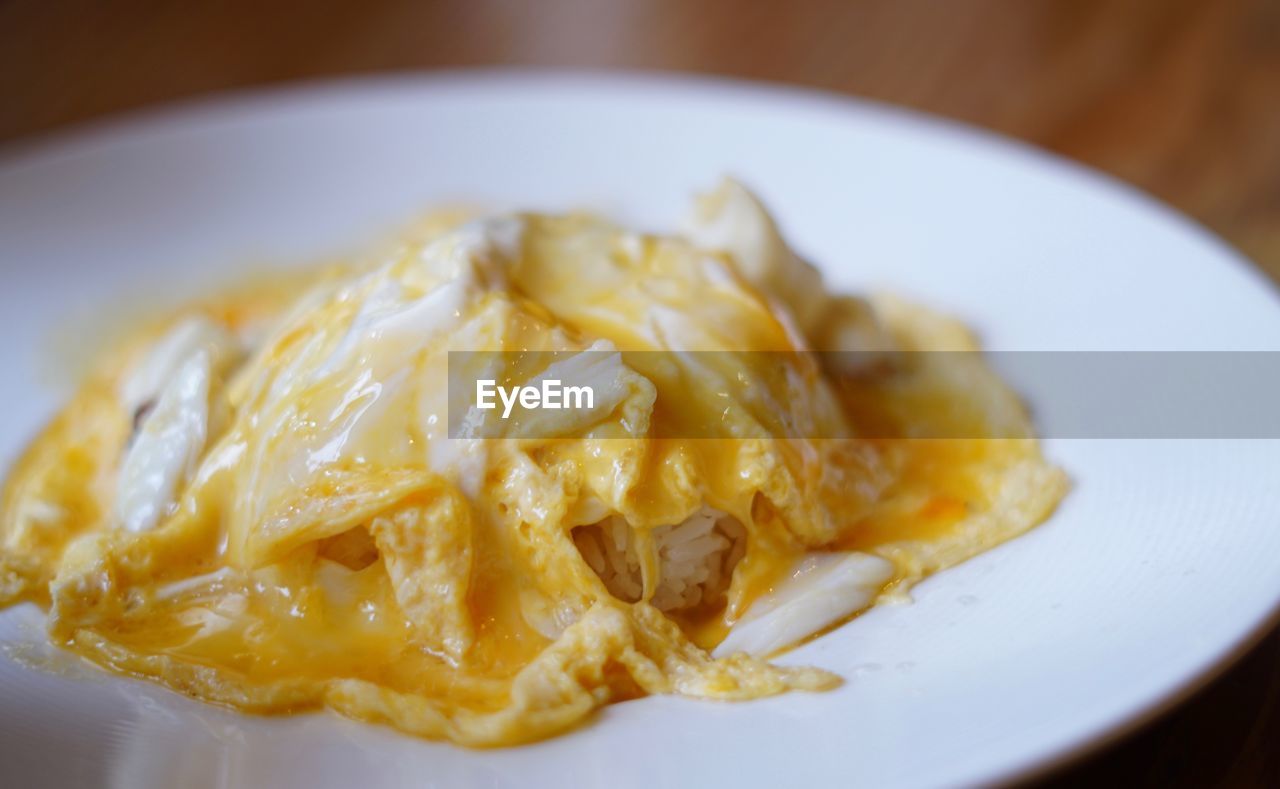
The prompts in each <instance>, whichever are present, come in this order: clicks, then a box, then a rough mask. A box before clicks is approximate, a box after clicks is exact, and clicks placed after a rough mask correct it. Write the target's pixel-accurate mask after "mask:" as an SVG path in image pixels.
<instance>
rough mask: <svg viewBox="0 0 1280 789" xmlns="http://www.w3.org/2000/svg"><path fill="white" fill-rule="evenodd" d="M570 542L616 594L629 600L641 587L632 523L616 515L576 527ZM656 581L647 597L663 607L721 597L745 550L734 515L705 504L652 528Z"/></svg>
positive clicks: (683, 606)
mask: <svg viewBox="0 0 1280 789" xmlns="http://www.w3.org/2000/svg"><path fill="white" fill-rule="evenodd" d="M573 538H574V542H575V543H576V544H577V546H578V550H579V551H581V552H582V556H583V558H584V559H586V561H587V564H589V565H590V566H591V569H593V570H595V572H596V575H598V576H600V579H601V580H602V581H604V584H605V587H606V588H608V590H609V593H610V594H612V595H613V596H614V597H617V598H619V599H621V600H626V601H627V602H632V603H634V602H636V601H638V600H640V598H641V596H642V595H643V593H644V585H643V580H642V577H641V573H640V556H639V554H638V552H637V550H636V544H635V539H634V535H633V531H632V528H631V526H630V524H628V523H627V522H626V520H625V519H624V518H622V516H620V515H612V516H610V517H608V518H606V519H604V520H603V521H600V522H599V523H595V524H592V525H590V526H581V527H579V528H577V529H574V532H573ZM653 540H654V545H655V547H656V549H657V552H658V575H659V579H658V584H657V588H656V589H655V590H654V593H653V598H652V599H651V600H650V601H649V602H650V603H652V604H653V605H654V607H656V608H658V609H659V610H661V611H683V610H688V609H691V608H696V607H698V606H700V605H702V604H704V603H706V604H713V603H717V602H719V601H720V600H721V599H722V598H723V597H724V593H725V591H726V590H727V589H728V588H729V581H730V580H731V579H732V576H733V568H734V566H735V565H736V564H737V563H738V560H739V559H741V558H742V554H743V553H744V551H745V550H746V530H745V529H743V528H742V524H740V523H739V522H738V521H737V520H736V519H735V518H733V517H732V516H730V515H727V514H726V513H723V512H721V511H719V510H716V509H713V508H711V507H707V506H704V507H703V508H702V509H701V510H699V511H698V512H696V513H694V514H693V515H691V516H690V517H688V518H686V519H685V520H684V521H682V522H681V523H678V524H676V525H674V526H659V527H657V528H656V529H654V530H653Z"/></svg>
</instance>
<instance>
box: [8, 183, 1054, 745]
mask: <svg viewBox="0 0 1280 789" xmlns="http://www.w3.org/2000/svg"><path fill="white" fill-rule="evenodd" d="M424 227H427V228H428V229H427V230H423V231H422V232H419V233H417V234H416V235H415V236H414V237H413V238H412V239H411V240H409V241H406V242H404V243H403V244H401V245H400V246H399V247H398V248H396V249H395V250H394V251H393V252H392V253H391V254H389V255H387V256H386V257H384V258H382V259H378V260H374V261H372V262H370V263H368V264H362V265H357V266H351V267H349V268H347V269H345V270H341V271H337V272H334V271H328V272H323V273H316V274H315V275H314V276H309V277H304V278H302V279H301V280H300V281H297V282H293V283H292V284H289V285H277V286H274V287H271V288H265V287H264V288H263V289H260V290H257V291H252V292H251V291H247V290H243V289H242V290H241V291H238V292H234V293H229V294H226V295H224V296H219V297H215V298H211V299H208V300H206V301H205V302H203V303H201V304H197V305H193V306H191V307H189V308H187V309H184V310H180V311H178V312H176V313H175V314H174V316H173V317H172V319H171V320H169V321H166V322H163V323H162V324H161V325H158V326H155V327H152V328H150V329H148V330H145V331H140V332H139V333H138V334H137V336H136V337H135V338H133V339H132V340H131V341H130V342H128V343H126V344H125V346H124V347H122V348H120V349H119V350H118V351H117V352H115V353H112V354H110V355H108V356H105V357H104V358H102V359H101V360H100V361H99V364H98V365H97V366H96V368H95V369H94V370H93V371H92V372H91V373H90V374H89V375H88V376H87V378H86V381H85V383H84V385H83V387H82V388H81V390H80V392H79V393H78V394H77V395H76V396H75V398H74V399H73V400H72V401H71V402H70V403H69V404H68V405H67V406H66V408H65V409H64V411H63V412H62V414H61V415H60V416H59V417H58V418H57V419H56V420H55V421H54V422H53V423H52V424H51V425H50V426H49V427H48V428H46V430H45V431H44V432H43V434H42V435H40V436H39V437H38V438H37V440H36V441H35V442H34V443H33V444H32V446H31V447H30V448H29V449H28V451H27V452H26V454H25V455H24V456H23V457H22V458H21V459H20V460H19V461H18V463H17V464H16V465H15V466H14V467H13V469H12V470H11V472H10V475H9V478H8V481H7V483H6V487H5V490H4V496H3V503H2V505H0V506H2V509H0V603H13V602H16V601H21V600H31V601H35V602H37V603H40V604H41V605H44V606H46V607H47V608H48V610H49V632H50V636H51V638H53V639H54V640H55V641H56V642H57V643H59V644H62V645H63V646H65V647H67V648H69V649H72V650H75V651H76V652H79V653H80V654H82V655H84V656H86V657H88V658H89V659H91V660H93V661H95V662H97V663H99V664H101V665H103V666H106V667H108V668H111V669H114V670H116V671H119V672H122V673H125V674H129V675H133V676H139V677H146V678H150V679H155V680H158V681H160V682H163V683H164V684H166V685H168V686H170V687H172V688H174V689H175V690H178V691H181V692H183V693H187V694H190V695H192V696H195V697H197V698H201V699H205V700H208V701H212V702H217V703H221V704H227V705H231V706H234V707H236V708H239V709H243V710H246V711H251V712H264V713H280V712H293V711H300V710H308V709H316V708H322V707H327V708H330V709H333V710H336V711H338V712H341V713H343V714H346V715H350V716H352V717H356V718H360V719H364V720H370V721H380V722H385V723H389V724H390V725H392V726H395V727H396V728H399V729H401V730H404V731H407V732H411V733H414V734H418V735H421V736H425V737H431V738H440V739H448V740H452V741H454V742H458V743H462V744H465V745H472V746H495V745H510V744H514V743H519V742H524V741H529V740H533V739H538V738H542V737H546V736H549V735H552V734H555V733H557V732H561V731H563V730H565V729H568V728H570V727H572V726H574V725H575V724H577V723H579V722H581V721H582V720H584V719H585V718H586V717H587V716H588V715H589V714H590V712H591V711H592V710H594V709H596V708H598V707H599V706H601V705H603V704H607V703H609V702H611V701H617V700H622V699H628V698H634V697H637V696H641V695H645V694H656V693H679V694H683V695H687V696H695V697H700V698H714V699H750V698H756V697H760V696H764V695H769V694H774V693H780V692H784V691H788V690H819V689H823V688H828V687H831V686H832V685H834V684H835V683H837V682H838V681H839V680H838V678H837V677H835V676H834V675H832V674H829V673H827V672H825V671H822V670H821V669H818V668H789V667H781V666H777V665H774V664H772V663H770V662H769V661H768V658H769V656H770V655H771V654H772V653H774V652H776V651H777V650H778V649H779V648H783V647H785V646H788V645H790V644H793V643H795V642H796V641H798V640H800V639H802V638H805V637H808V636H810V635H812V634H814V633H816V632H819V631H822V630H823V629H825V628H829V627H831V626H834V625H836V624H838V623H839V622H841V621H844V620H845V619H847V618H848V617H849V616H851V615H852V614H854V613H856V612H857V611H858V610H861V609H862V608H865V607H866V606H867V605H870V604H873V603H874V602H875V601H876V600H877V599H880V598H882V597H884V596H885V595H887V594H893V593H896V592H898V591H900V590H902V589H905V587H906V586H907V585H909V584H910V583H912V582H914V581H915V580H918V579H919V578H921V577H923V576H925V575H927V574H929V573H932V572H936V571H937V570H940V569H943V568H945V567H948V566H951V565H953V564H955V563H957V562H959V561H962V560H964V559H966V558H968V557H969V556H972V555H974V554H975V553H977V552H979V551H982V550H984V549H986V548H988V547H990V546H992V545H995V544H998V543H999V542H1002V541H1004V540H1006V539H1009V538H1010V537H1013V536H1015V535H1017V534H1019V533H1021V532H1022V531H1024V530H1026V529H1028V528H1030V527H1031V526H1032V525H1034V524H1035V523H1037V522H1039V521H1040V520H1042V519H1044V518H1045V517H1047V516H1048V514H1049V513H1050V512H1051V511H1052V509H1053V507H1054V506H1055V504H1056V503H1057V501H1058V500H1059V499H1060V498H1061V496H1062V495H1063V494H1064V492H1065V489H1066V481H1065V477H1064V475H1063V474H1062V473H1061V472H1060V471H1058V470H1057V469H1055V468H1053V467H1052V466H1050V465H1048V464H1047V463H1046V462H1045V461H1044V460H1043V459H1042V458H1041V456H1040V453H1039V450H1038V448H1037V445H1036V443H1035V441H1034V438H1033V437H1032V433H1031V428H1030V425H1029V422H1028V421H1027V419H1026V416H1025V414H1024V412H1023V410H1022V408H1021V406H1020V404H1018V402H1017V400H1016V398H1014V397H1013V396H1012V395H1011V394H1010V393H1009V392H1008V391H1007V390H1006V389H1005V388H1004V387H1003V385H1002V384H1001V383H1000V382H999V381H998V380H997V379H996V378H995V377H994V375H993V374H992V373H991V372H990V371H989V370H987V369H986V367H985V366H984V365H983V362H982V360H981V358H980V356H978V355H976V354H963V355H962V358H959V359H956V360H951V361H950V362H949V363H947V364H942V363H935V362H933V361H932V360H931V357H930V356H929V355H927V354H921V355H918V359H917V361H916V363H915V364H914V366H912V367H910V368H909V369H897V370H890V371H888V372H886V371H884V370H879V371H876V370H871V371H870V372H868V370H866V369H840V368H839V365H828V366H824V365H823V364H822V363H821V362H820V360H819V357H817V356H815V355H813V354H810V353H807V352H808V351H810V350H812V349H818V350H824V351H827V350H830V351H857V352H860V353H867V354H881V353H888V352H892V351H893V350H895V349H896V350H908V351H913V350H964V351H972V350H974V349H975V346H974V344H973V341H972V339H971V338H970V337H969V335H968V334H967V333H966V332H965V331H964V329H963V328H962V327H960V326H959V325H958V324H956V323H954V322H952V321H950V320H947V319H943V318H940V317H937V316H935V315H932V314H930V313H927V312H925V311H923V310H920V309H918V308H915V307H910V306H908V305H904V304H901V303H899V302H896V301H893V300H888V299H880V300H874V301H872V302H867V301H863V300H860V299H853V298H849V297H835V296H832V295H829V294H827V293H826V292H825V291H824V290H823V288H822V283H821V278H820V277H819V276H818V275H817V273H816V271H815V270H814V269H812V268H811V267H809V266H808V264H806V263H804V262H803V261H802V260H800V259H799V258H798V257H797V256H796V255H794V253H792V252H791V251H790V249H789V248H788V247H787V246H786V244H785V243H784V242H783V241H782V239H781V237H780V236H778V234H777V230H776V226H775V225H774V223H773V221H772V220H771V219H770V218H769V217H768V215H767V214H766V213H765V212H764V209H763V208H762V207H761V206H760V204H759V202H758V201H757V200H756V199H755V198H754V197H753V196H751V195H750V194H749V193H747V192H746V191H745V190H744V189H742V188H741V187H740V186H739V185H737V184H735V183H732V182H728V183H726V184H725V185H724V186H722V187H721V189H720V190H719V191H718V192H717V193H716V194H714V195H713V196H711V197H710V198H708V199H707V200H705V201H704V203H703V204H702V205H701V207H700V209H699V211H698V212H696V213H695V215H694V218H693V219H692V220H691V223H690V225H689V227H688V228H687V229H686V231H685V233H684V235H682V236H670V237H660V236H649V235H642V234H638V233H632V232H629V231H627V230H625V229H622V228H619V227H617V226H614V225H612V224H610V223H608V222H606V221H604V220H602V219H599V218H596V217H591V216H581V215H573V216H540V215H512V216H500V217H493V218H485V219H478V220H471V221H464V220H462V219H457V218H452V219H450V220H448V221H444V220H442V221H438V222H434V223H429V224H428V225H425V226H424ZM451 351H453V352H456V351H485V352H504V353H503V354H501V355H490V356H488V357H478V356H477V357H468V358H472V359H484V360H486V361H484V363H485V364H499V363H500V364H504V365H506V367H505V368H504V369H503V370H500V371H497V372H498V374H499V375H500V376H501V375H505V376H507V377H508V378H513V379H516V380H523V381H530V380H536V379H537V377H538V376H539V375H544V374H546V372H547V370H546V369H541V368H539V367H538V365H537V364H536V363H535V360H537V359H539V358H542V357H539V356H538V354H539V353H542V352H554V353H556V354H557V358H560V359H564V360H565V361H563V362H558V363H562V364H565V365H577V367H576V368H574V370H575V374H579V375H585V376H588V377H589V378H590V380H592V381H594V382H596V383H597V384H598V388H597V391H598V393H599V394H598V395H597V396H598V397H599V402H597V403H596V404H595V406H594V407H592V408H591V409H586V410H582V409H579V410H566V411H559V412H545V413H543V414H540V415H539V416H538V417H537V419H540V420H543V421H541V422H539V423H538V424H537V425H536V427H537V428H538V429H537V430H536V431H533V433H532V434H529V433H526V434H524V435H519V436H517V435H513V434H511V433H510V432H506V433H504V432H503V430H508V428H504V427H503V426H502V424H501V423H500V422H499V421H497V417H496V416H485V415H484V414H481V413H479V412H476V413H475V414H472V415H471V416H474V417H476V419H478V420H479V421H475V420H473V421H472V422H469V423H467V424H466V425H464V427H466V429H465V430H464V431H462V433H459V432H458V431H457V430H456V429H455V430H454V431H453V432H451V430H450V424H451V423H450V413H449V411H450V408H451V407H454V408H456V407H457V405H456V403H455V402H451V400H450V392H449V387H448V381H449V377H450V374H451V372H453V373H455V374H456V372H457V370H456V369H455V370H453V371H451V370H450V364H451V361H450V352H451ZM720 352H723V353H720ZM738 352H750V353H738ZM752 353H765V354H770V355H771V356H770V358H771V359H774V360H775V361H776V360H777V359H779V358H781V359H782V360H783V361H782V362H781V367H779V368H777V370H781V373H779V372H777V370H774V371H772V372H770V371H766V370H763V369H756V363H755V362H753V361H752V360H753V359H758V358H763V357H756V356H753V355H752ZM522 354H523V356H522ZM860 358H861V357H860ZM495 359H496V360H499V361H498V362H495V361H494V360H495ZM522 360H523V361H522ZM452 363H453V364H455V365H460V364H464V363H465V362H464V361H462V360H460V359H459V358H458V357H457V356H456V355H455V358H454V361H453V362H452ZM474 363H475V364H480V363H481V362H480V361H476V362H474ZM522 365H523V366H522ZM564 369H565V370H568V369H569V368H567V367H566V368H564ZM728 406H732V407H728ZM490 413H492V412H490ZM454 416H455V423H454V427H455V428H456V427H457V419H456V416H457V414H454ZM468 418H470V417H468ZM526 427H528V425H526ZM931 431H932V432H933V433H934V434H937V433H943V432H948V431H950V432H951V433H952V434H956V435H959V434H960V433H963V436H964V437H955V438H928V439H919V438H913V436H919V435H923V434H927V433H930V432H931ZM726 636H727V637H728V639H727V640H726ZM722 642H723V644H722ZM718 645H720V646H721V648H718Z"/></svg>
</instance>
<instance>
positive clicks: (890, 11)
mask: <svg viewBox="0 0 1280 789" xmlns="http://www.w3.org/2000/svg"><path fill="white" fill-rule="evenodd" d="M493 64H501V65H552V66H575V67H576V66H583V67H588V66H589V67H626V68H647V69H675V70H683V71H694V72H704V73H715V74H726V75H733V76H737V77H745V78H751V79H762V80H770V81H776V82H785V83H794V84H799V85H807V86H812V87H818V88H824V89H828V90H834V91H839V92H843V93H848V94H851V95H857V96H863V97H868V98H873V99H879V100H883V101H888V102H893V103H896V104H902V105H906V106H909V107H915V108H919V109H922V110H926V111H929V112H933V113H938V114H941V115H946V116H949V117H952V118H956V119H959V120H962V121H966V122H969V123H974V124H977V125H980V126H984V127H987V128H990V129H994V130H996V131H999V132H1002V133H1005V134H1009V135H1013V136H1016V137H1020V138H1023V139H1025V140H1028V141H1030V142H1032V143H1034V144H1036V145H1040V146H1043V147H1045V148H1048V149H1050V150H1053V151H1057V152H1059V153H1062V154H1065V155H1067V156H1070V157H1072V158H1075V159H1078V160H1080V161H1083V162H1086V163H1088V164H1091V165H1093V166H1095V167H1098V168H1100V169H1103V170H1106V171H1108V172H1111V173H1114V174H1115V175H1117V176H1119V177H1121V178H1123V179H1125V180H1127V181H1129V182H1131V183H1133V184H1135V185H1137V186H1138V187H1140V188H1142V189H1145V190H1147V191H1148V192H1151V193H1152V194H1154V195H1156V196H1158V197H1160V198H1161V199H1163V200H1165V201H1167V202H1169V203H1171V204H1173V205H1175V206H1177V207H1178V208H1180V209H1181V210H1183V211H1184V212H1186V213H1188V214H1190V215H1191V216H1192V217H1195V218H1196V219H1198V220H1199V221H1200V222H1203V223H1204V224H1205V225H1207V226H1208V227H1210V228H1211V229H1212V230H1214V231H1215V232H1217V233H1218V234H1219V235H1221V236H1223V237H1224V238H1226V239H1227V240H1228V241H1229V242H1231V243H1232V244H1233V245H1235V246H1236V247H1237V248H1238V249H1240V250H1241V251H1242V252H1243V253H1244V254H1245V255H1247V256H1249V257H1250V258H1252V259H1253V260H1255V261H1256V262H1257V263H1258V264H1259V265H1260V266H1261V267H1262V268H1263V269H1264V270H1266V271H1267V272H1268V273H1269V274H1270V275H1271V276H1272V277H1273V278H1280V2H1275V1H1272V2H1265V1H1263V0H1216V1H1215V0H1208V1H1206V2H1195V1H1194V0H1133V1H1132V2H1128V1H1121V2H1104V1H1103V0H1078V1H1072V0H1062V1H1061V2H1036V1H1035V0H975V1H973V2H969V1H967V0H966V1H963V2H961V1H957V0H932V1H930V2H924V1H923V0H885V1H884V2H838V1H837V0H829V1H826V0H813V1H808V0H806V1H804V2H799V1H795V0H793V1H792V2H764V1H763V0H619V1H617V2H610V1H609V0H542V2H533V1H532V0H529V1H527V2H526V1H522V0H471V2H464V1H463V0H459V1H458V2H440V3H431V2H427V3H423V2H410V1H409V0H402V1H401V2H382V3H377V2H341V1H340V0H310V2H297V1H294V0H289V1H287V2H277V3H263V2H242V1H240V2H237V1H235V0H232V1H231V2H221V3H213V2H209V3H196V2H190V3H187V2H172V3H165V2H142V1H141V0H123V1H120V2H110V3H105V2H101V1H100V0H67V1H65V2H64V1H61V0H6V1H5V2H0V141H4V140H12V139H18V138H22V137H26V136H29V135H34V134H37V133H39V132H41V131H44V130H47V129H52V128H56V127H59V126H63V125H65V124H69V123H73V122H76V121H81V120H84V119H86V118H91V117H95V116H98V115H101V114H104V113H109V112H116V111H119V110H125V109H130V108H134V107H139V106H143V105H147V104H151V103H154V102H160V101H167V100H171V99H175V98H179V97H186V96H192V95H198V94H202V93H206V92H209V91H215V90H223V89H228V88H235V87H241V86H246V85H256V84H263V83H273V82H280V81H286V80H293V79H301V78H314V77H321V76H326V75H335V74H349V73H367V72H377V71H386V70H400V69H420V68H439V67H458V66H474V65H493ZM1277 526H1278V527H1280V524H1277ZM1278 699H1280V635H1272V636H1270V637H1268V638H1267V639H1266V640H1265V641H1264V642H1263V643H1262V644H1261V645H1260V646H1259V647H1258V648H1256V649H1255V650H1254V651H1253V652H1252V653H1251V654H1250V656H1249V657H1248V658H1247V659H1245V660H1244V661H1243V662H1242V663H1240V664H1239V665H1238V666H1237V667H1235V668H1234V669H1232V670H1231V671H1230V672H1229V673H1228V674H1227V675H1226V676H1225V677H1223V678H1222V679H1220V680H1218V681H1217V682H1216V683H1214V684H1213V685H1212V686H1211V687H1210V688H1209V689H1207V690H1205V691H1204V692H1202V693H1201V694H1199V695H1198V696H1197V697H1196V698H1195V699H1193V700H1192V701H1191V702H1190V703H1188V704H1186V705H1184V706H1182V707H1181V708H1180V709H1178V710H1177V711H1176V712H1174V713H1173V714H1171V715H1168V716H1166V717H1165V718H1164V719H1163V720H1161V721H1160V722H1158V723H1156V724H1155V725H1152V726H1149V727H1147V728H1146V729H1145V730H1143V731H1142V732H1141V733H1140V734H1138V735H1136V736H1134V737H1132V738H1130V739H1128V740H1127V741H1126V742H1124V743H1122V744H1120V745H1119V746H1117V747H1114V748H1112V749H1111V750H1109V751H1108V752H1105V753H1104V754H1102V755H1100V756H1096V757H1094V758H1093V759H1091V760H1090V761H1088V762H1087V763H1085V764H1083V765H1078V766H1075V767H1073V768H1070V769H1069V770H1068V771H1066V772H1064V773H1061V774H1059V777H1058V778H1057V779H1056V781H1057V782H1060V783H1061V784H1062V785H1064V786H1065V785H1067V784H1068V783H1075V782H1078V781H1082V780H1087V779H1099V780H1102V779H1107V778H1111V779H1114V778H1123V779H1126V780H1129V781H1132V782H1141V783H1150V784H1155V783H1159V784H1161V785H1169V784H1176V785H1185V786H1199V785H1203V784H1206V783H1218V784H1231V785H1241V784H1244V785H1252V784H1266V783H1270V784H1276V783H1277V782H1280V708H1278V707H1277V700H1278ZM1045 714H1046V715H1051V714H1052V710H1046V711H1045Z"/></svg>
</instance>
